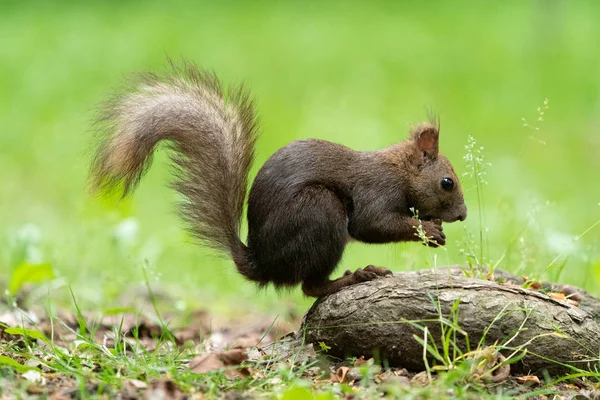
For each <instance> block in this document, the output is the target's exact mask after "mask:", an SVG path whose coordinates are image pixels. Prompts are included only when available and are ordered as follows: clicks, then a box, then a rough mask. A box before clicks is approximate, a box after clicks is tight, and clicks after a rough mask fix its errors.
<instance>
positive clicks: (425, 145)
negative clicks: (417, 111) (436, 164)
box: [411, 123, 440, 161]
mask: <svg viewBox="0 0 600 400" xmlns="http://www.w3.org/2000/svg"><path fill="white" fill-rule="evenodd" d="M439 137H440V129H439V123H438V124H435V125H434V124H432V123H422V124H420V125H417V126H416V127H414V128H413V129H412V130H411V140H412V141H413V142H414V144H415V146H416V148H417V149H418V150H419V151H420V152H422V153H423V155H424V156H425V158H427V159H429V160H431V161H434V160H436V159H437V156H438V151H439Z"/></svg>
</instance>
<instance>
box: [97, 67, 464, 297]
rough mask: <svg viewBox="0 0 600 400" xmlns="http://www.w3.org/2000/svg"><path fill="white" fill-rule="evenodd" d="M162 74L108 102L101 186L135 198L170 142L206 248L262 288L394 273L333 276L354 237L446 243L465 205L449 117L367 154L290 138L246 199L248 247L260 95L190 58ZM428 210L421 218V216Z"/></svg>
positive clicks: (192, 221)
mask: <svg viewBox="0 0 600 400" xmlns="http://www.w3.org/2000/svg"><path fill="white" fill-rule="evenodd" d="M171 68H172V69H171V71H170V72H168V73H166V74H164V75H157V74H151V73H149V74H141V75H138V79H136V80H135V82H134V84H133V86H132V87H131V88H130V89H129V90H125V91H121V92H120V93H119V94H117V95H116V96H115V97H113V98H112V99H111V100H109V101H107V102H105V103H104V105H103V106H102V107H101V112H100V117H99V118H98V122H99V123H100V129H99V133H100V136H99V138H100V139H99V141H98V144H97V147H96V149H95V151H94V157H93V159H92V162H91V165H90V183H91V186H92V188H93V190H95V191H99V192H103V193H106V192H111V191H118V192H121V194H122V196H126V195H127V194H130V193H131V192H132V191H133V190H134V188H135V186H136V185H137V184H138V182H139V181H140V179H141V178H142V176H143V175H144V173H145V172H146V171H147V169H148V168H149V166H150V164H151V161H152V156H153V152H154V150H155V148H156V146H157V144H159V143H160V142H163V141H164V142H166V143H168V148H169V150H170V151H169V154H170V160H171V161H172V163H173V164H174V166H175V169H174V179H173V182H172V185H171V186H172V187H173V188H174V189H175V190H176V191H177V192H179V193H180V194H181V195H182V196H183V201H182V203H181V205H180V207H179V213H180V215H181V217H182V219H183V220H184V222H185V223H186V225H187V227H188V229H189V231H190V232H191V233H192V235H193V236H195V237H196V238H197V239H199V240H200V241H201V242H202V243H203V244H205V245H207V246H210V247H212V248H214V249H216V250H219V251H221V252H223V253H225V254H228V255H229V256H231V259H232V260H233V262H234V263H235V265H236V267H237V271H238V272H239V273H240V274H241V275H243V276H244V277H245V278H247V279H248V280H250V281H254V282H256V283H257V284H258V285H260V286H264V285H267V284H274V285H275V286H276V287H277V288H282V287H293V286H296V285H299V284H301V285H302V291H303V292H304V294H305V295H306V296H311V297H321V296H325V295H328V294H331V293H334V292H336V291H338V290H340V289H341V288H343V287H346V286H349V285H353V284H356V283H359V282H364V281H369V280H372V279H375V278H378V277H380V276H386V275H390V274H391V271H389V270H388V269H385V268H382V267H374V266H371V265H370V266H367V267H365V268H364V269H361V268H359V269H357V270H356V271H355V272H351V271H349V270H348V271H346V272H345V273H344V275H343V276H342V277H341V278H338V279H335V280H330V279H329V277H330V275H331V274H332V273H333V271H334V269H335V268H336V266H337V264H338V263H339V262H340V260H341V258H342V254H343V252H344V248H345V247H346V244H347V243H348V242H349V241H350V240H357V241H360V242H365V243H388V242H401V241H417V242H418V241H421V240H422V239H421V238H420V236H421V237H422V234H421V235H419V234H418V229H417V227H419V226H420V227H422V230H423V231H424V232H425V234H426V236H427V238H428V239H429V241H428V244H429V245H430V246H433V247H437V246H441V245H444V244H445V242H446V237H445V235H444V232H443V229H442V222H454V221H462V220H464V219H465V218H466V216H467V208H466V206H465V203H464V199H463V192H462V189H461V187H460V184H459V180H458V177H457V175H456V173H455V172H454V169H453V167H452V165H451V164H450V162H449V161H448V159H447V158H446V157H444V156H443V155H442V154H441V153H439V151H438V143H439V121H438V122H431V121H430V122H427V123H422V124H420V125H418V126H416V127H414V128H413V129H412V131H411V133H410V136H409V138H408V139H406V140H404V141H402V142H400V143H397V144H394V145H392V146H390V147H388V148H386V149H383V150H379V151H366V152H360V151H355V150H352V149H350V148H348V147H345V146H343V145H340V144H335V143H331V142H328V141H325V140H317V139H308V140H298V141H294V142H291V143H290V144H288V145H287V146H285V147H283V148H281V149H279V150H278V151H277V152H275V154H273V155H272V156H271V157H270V158H269V159H268V160H267V161H266V162H265V164H264V165H263V166H262V167H261V168H260V170H259V171H258V173H257V175H256V177H255V179H254V182H253V184H252V187H251V189H250V193H249V196H248V208H247V219H248V234H247V244H244V243H243V242H242V240H241V238H240V224H241V219H242V214H243V209H244V204H245V201H246V195H247V190H248V175H249V170H250V168H251V166H252V163H253V160H254V153H255V143H256V140H257V136H258V133H257V130H258V125H257V117H256V115H255V108H254V101H253V99H252V98H251V96H250V94H249V92H248V91H247V90H246V89H245V87H244V86H243V85H240V86H236V87H230V88H229V89H227V90H225V89H224V88H223V85H222V83H221V82H220V80H219V79H218V78H217V76H216V75H215V73H214V72H211V71H206V70H203V69H200V68H198V67H196V66H195V65H193V64H190V63H184V64H183V65H180V66H176V65H173V64H171ZM416 212H418V219H417V218H416V215H415V213H416Z"/></svg>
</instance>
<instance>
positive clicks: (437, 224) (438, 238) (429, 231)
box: [421, 221, 446, 247]
mask: <svg viewBox="0 0 600 400" xmlns="http://www.w3.org/2000/svg"><path fill="white" fill-rule="evenodd" d="M421 224H422V225H423V231H424V232H425V236H427V239H428V242H427V245H428V246H431V247H438V246H443V245H445V244H446V235H445V234H444V228H442V223H441V221H422V222H421Z"/></svg>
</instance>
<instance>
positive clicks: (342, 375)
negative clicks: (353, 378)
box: [335, 366, 350, 383]
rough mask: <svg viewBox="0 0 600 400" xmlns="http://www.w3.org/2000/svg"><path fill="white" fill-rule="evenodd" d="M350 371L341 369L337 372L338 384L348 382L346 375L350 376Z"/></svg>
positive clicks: (345, 368) (344, 368)
mask: <svg viewBox="0 0 600 400" xmlns="http://www.w3.org/2000/svg"><path fill="white" fill-rule="evenodd" d="M348 371H350V368H348V367H345V366H341V367H339V368H338V369H337V371H335V378H336V379H337V382H339V383H344V381H345V380H346V375H348Z"/></svg>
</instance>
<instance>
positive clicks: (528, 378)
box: [515, 375, 540, 385]
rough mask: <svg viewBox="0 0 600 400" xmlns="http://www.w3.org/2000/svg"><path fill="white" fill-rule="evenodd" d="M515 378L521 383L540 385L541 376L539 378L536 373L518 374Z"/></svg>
mask: <svg viewBox="0 0 600 400" xmlns="http://www.w3.org/2000/svg"><path fill="white" fill-rule="evenodd" d="M515 380H516V381H517V383H519V384H521V385H525V384H530V385H539V384H540V378H538V377H537V376H535V375H525V376H517V377H516V378H515Z"/></svg>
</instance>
